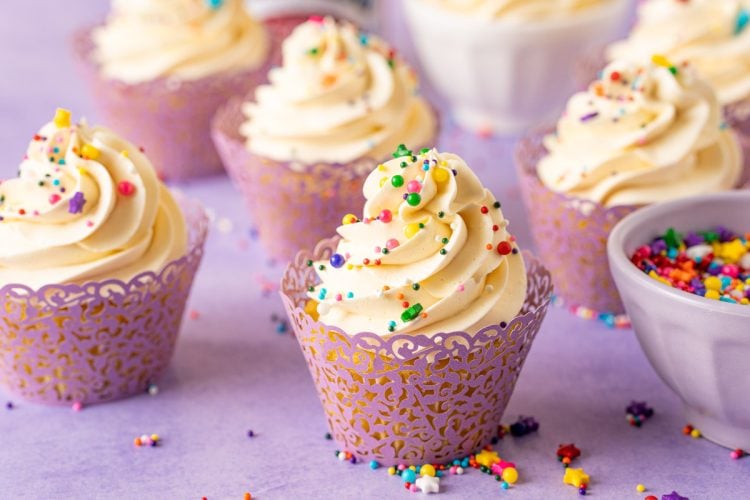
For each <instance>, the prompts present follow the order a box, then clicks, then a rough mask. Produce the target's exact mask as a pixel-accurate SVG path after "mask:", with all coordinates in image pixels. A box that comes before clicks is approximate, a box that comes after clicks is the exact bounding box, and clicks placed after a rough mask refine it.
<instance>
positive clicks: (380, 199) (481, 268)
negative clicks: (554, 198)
mask: <svg viewBox="0 0 750 500" xmlns="http://www.w3.org/2000/svg"><path fill="white" fill-rule="evenodd" d="M404 164H405V165H406V166H403V165H404ZM364 194H365V198H366V202H365V204H364V210H363V215H362V216H361V217H354V216H350V218H348V219H347V220H346V221H345V223H344V224H343V225H341V226H340V227H339V228H338V230H337V232H338V237H335V238H333V239H326V240H322V241H321V242H320V243H319V244H318V246H317V247H316V248H315V250H313V251H302V252H300V253H298V254H297V256H296V259H295V260H294V261H293V262H292V263H291V264H290V265H289V267H288V268H287V270H286V272H285V274H284V277H283V280H282V285H281V294H282V299H283V301H284V305H285V308H286V310H287V313H288V315H289V317H290V319H291V323H292V325H293V328H294V331H295V333H296V337H297V340H298V341H299V343H300V346H301V348H302V351H303V353H304V356H305V358H306V360H307V363H308V366H309V368H310V372H311V374H312V376H313V379H314V381H315V384H316V387H317V390H318V394H319V396H320V399H321V402H322V404H323V408H324V410H325V414H326V418H327V420H328V424H329V426H330V429H331V432H332V435H333V437H334V439H335V440H336V441H337V442H338V444H339V445H340V446H341V447H342V448H343V449H345V450H347V451H349V452H351V453H352V454H353V455H354V456H355V457H356V458H357V459H358V460H363V459H367V460H377V461H378V462H380V463H381V464H383V465H393V464H396V463H405V462H406V463H442V462H445V461H446V460H449V459H453V458H456V457H460V456H465V455H467V454H469V453H470V452H473V451H475V450H476V449H477V448H478V447H479V446H481V445H484V444H486V443H487V442H489V441H490V440H491V438H492V437H494V436H495V435H496V432H497V426H498V423H499V422H500V418H501V417H502V414H503V411H504V409H505V406H506V404H507V402H508V399H509V398H510V395H511V393H512V391H513V387H514V385H515V382H516V379H517V377H518V374H519V372H520V370H521V367H522V365H523V362H524V359H525V357H526V355H527V353H528V351H529V348H530V346H531V342H532V341H533V339H534V336H535V335H536V333H537V331H538V329H539V327H540V325H541V322H542V320H543V318H544V315H545V313H546V309H547V305H548V302H549V299H550V296H551V293H552V286H551V280H550V276H549V274H548V273H547V271H546V270H545V269H544V268H543V267H542V266H541V265H540V264H539V263H538V262H537V261H536V260H535V259H534V258H533V257H532V256H531V255H530V254H526V255H523V254H522V253H521V252H519V249H518V247H517V245H516V243H515V240H514V238H513V237H512V236H511V235H510V233H509V232H508V227H507V226H508V221H507V220H506V219H505V218H504V217H503V212H502V210H501V206H500V203H499V202H498V201H497V200H496V199H495V197H494V196H493V195H492V193H490V192H489V191H488V190H487V189H485V188H484V187H483V186H482V184H481V182H480V181H479V179H478V178H477V177H476V175H475V174H474V173H473V172H472V171H471V169H470V168H469V167H468V166H467V165H466V163H465V162H464V161H463V160H462V159H461V158H460V157H458V156H457V155H454V154H450V153H438V152H437V151H436V150H434V149H433V150H429V149H424V150H422V151H420V152H419V153H416V154H415V153H413V152H411V151H403V153H402V155H401V156H399V157H397V158H395V159H393V160H390V161H388V162H386V163H383V164H382V165H380V166H378V167H377V168H376V169H375V170H373V171H372V173H371V174H370V175H369V176H368V177H367V179H366V180H365V183H364Z"/></svg>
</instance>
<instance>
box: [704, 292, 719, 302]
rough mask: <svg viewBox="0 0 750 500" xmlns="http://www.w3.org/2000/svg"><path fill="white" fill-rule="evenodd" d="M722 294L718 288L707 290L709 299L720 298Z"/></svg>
mask: <svg viewBox="0 0 750 500" xmlns="http://www.w3.org/2000/svg"><path fill="white" fill-rule="evenodd" d="M720 296H721V295H720V294H719V292H717V291H716V290H706V298H707V299H714V300H719V297H720Z"/></svg>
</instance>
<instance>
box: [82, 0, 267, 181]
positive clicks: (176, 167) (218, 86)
mask: <svg viewBox="0 0 750 500" xmlns="http://www.w3.org/2000/svg"><path fill="white" fill-rule="evenodd" d="M270 46H271V39H270V37H269V35H268V33H267V31H266V29H265V27H264V26H263V25H262V24H261V23H259V22H258V21H256V20H255V19H253V18H252V17H250V16H249V15H248V13H247V12H246V11H245V8H244V7H243V4H242V2H241V0H219V1H203V0H170V1H161V2H133V1H125V0H113V2H112V11H111V13H110V15H109V17H108V19H107V21H106V23H105V24H103V25H101V26H97V27H95V28H93V29H87V30H84V31H82V32H80V33H78V34H77V36H76V38H75V47H74V48H75V53H76V56H77V59H78V62H79V63H80V64H79V65H80V66H81V68H82V69H83V75H84V77H85V79H86V81H87V83H88V84H89V86H90V87H91V90H92V95H93V98H94V101H95V104H96V106H97V108H98V110H99V112H100V113H101V115H102V117H103V118H104V119H105V120H107V121H108V122H109V123H111V124H112V126H114V127H115V128H117V129H118V130H120V131H121V132H122V133H123V134H124V135H125V136H126V137H128V138H130V139H131V140H132V141H134V142H135V143H136V144H138V145H139V146H142V147H144V148H145V150H146V152H147V153H148V155H149V157H150V158H151V161H153V162H154V165H155V166H156V168H157V172H158V173H159V175H160V177H162V178H163V179H169V180H179V179H185V178H189V177H196V176H202V175H209V174H215V173H218V172H221V171H222V167H221V162H220V160H219V157H218V156H217V154H216V150H215V149H214V147H213V144H212V142H211V138H210V129H209V126H210V120H211V117H212V116H213V115H214V113H215V112H216V110H217V109H218V108H219V107H220V106H221V105H222V104H224V103H225V102H226V101H227V100H228V99H229V97H231V96H232V95H237V94H244V93H245V92H248V91H249V90H251V89H253V88H255V87H256V86H257V85H258V84H259V83H261V82H262V81H263V78H264V77H265V74H266V71H267V68H268V62H269V53H270Z"/></svg>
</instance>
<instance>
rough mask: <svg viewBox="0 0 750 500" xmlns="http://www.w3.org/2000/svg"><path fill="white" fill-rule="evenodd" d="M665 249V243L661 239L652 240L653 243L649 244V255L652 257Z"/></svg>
mask: <svg viewBox="0 0 750 500" xmlns="http://www.w3.org/2000/svg"><path fill="white" fill-rule="evenodd" d="M666 249H667V243H666V242H665V241H664V240H663V239H661V238H659V239H657V240H654V242H653V243H651V254H653V255H656V254H659V253H661V252H664V251H665V250H666Z"/></svg>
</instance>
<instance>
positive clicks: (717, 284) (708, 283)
mask: <svg viewBox="0 0 750 500" xmlns="http://www.w3.org/2000/svg"><path fill="white" fill-rule="evenodd" d="M703 284H704V285H705V287H706V289H707V290H710V291H719V290H721V280H720V279H719V278H717V277H716V276H709V277H708V278H706V279H705V280H704V281H703ZM717 295H718V294H717ZM716 298H717V299H718V298H719V297H716Z"/></svg>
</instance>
